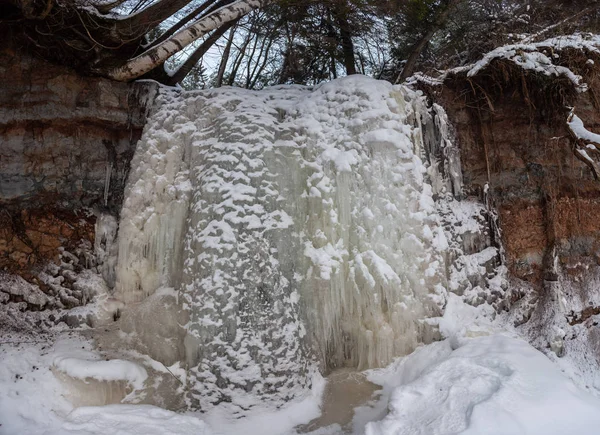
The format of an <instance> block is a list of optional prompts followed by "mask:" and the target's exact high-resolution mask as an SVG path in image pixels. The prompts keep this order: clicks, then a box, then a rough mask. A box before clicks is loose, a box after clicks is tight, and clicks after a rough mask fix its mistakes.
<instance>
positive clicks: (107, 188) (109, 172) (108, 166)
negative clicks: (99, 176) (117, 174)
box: [104, 162, 113, 207]
mask: <svg viewBox="0 0 600 435" xmlns="http://www.w3.org/2000/svg"><path fill="white" fill-rule="evenodd" d="M112 168H113V163H112V162H110V163H107V164H106V176H105V178H104V207H106V206H107V205H108V194H109V193H110V177H111V175H112Z"/></svg>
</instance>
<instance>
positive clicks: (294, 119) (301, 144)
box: [116, 77, 448, 413]
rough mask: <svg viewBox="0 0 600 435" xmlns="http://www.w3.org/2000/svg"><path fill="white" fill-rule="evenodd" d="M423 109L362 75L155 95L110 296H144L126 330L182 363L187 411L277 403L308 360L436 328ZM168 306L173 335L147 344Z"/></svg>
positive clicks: (416, 338)
mask: <svg viewBox="0 0 600 435" xmlns="http://www.w3.org/2000/svg"><path fill="white" fill-rule="evenodd" d="M424 119H429V120H430V121H431V118H430V115H429V114H428V112H427V110H426V108H425V102H424V98H423V97H421V96H419V95H418V94H416V93H415V92H413V91H410V90H408V89H407V88H404V87H400V86H392V85H390V84H389V83H387V82H381V81H375V80H372V79H368V78H365V77H351V78H346V79H341V80H337V81H335V82H332V83H328V84H324V85H322V86H319V87H317V88H315V89H311V88H305V87H284V88H271V89H268V90H264V91H260V92H255V91H246V90H240V89H231V88H224V89H218V90H210V91H202V92H195V93H176V92H163V93H162V95H161V96H160V97H159V108H158V109H157V110H156V111H155V113H154V115H153V116H152V117H151V119H150V121H149V124H148V126H147V127H146V130H145V133H144V135H143V137H142V140H141V141H140V143H139V144H138V148H137V151H136V155H135V156H134V159H133V161H132V170H131V173H130V175H129V181H128V186H127V189H126V199H125V202H124V207H123V211H122V215H121V222H120V231H119V261H118V264H117V281H116V296H117V297H118V298H119V299H121V300H123V301H125V302H126V303H127V304H130V306H134V305H135V304H138V303H141V304H142V306H143V307H144V308H143V310H144V313H145V314H144V315H143V316H138V318H137V320H136V321H134V322H129V324H130V326H131V328H130V329H131V331H133V332H136V333H137V334H139V336H140V339H141V340H142V342H145V343H147V346H146V350H147V352H148V353H149V354H150V355H151V356H152V357H153V358H155V359H157V360H160V361H163V362H165V363H166V364H172V363H173V362H174V361H178V360H183V359H184V358H185V361H186V364H187V366H188V367H189V377H188V380H189V382H190V391H191V393H190V396H189V400H190V404H191V406H192V407H193V408H199V409H202V410H208V409H210V408H211V407H212V406H214V405H217V404H219V403H222V402H228V403H232V405H233V407H234V408H235V409H236V410H241V411H240V412H242V413H243V411H245V410H248V409H250V408H252V407H253V406H254V405H255V404H257V403H259V402H261V403H265V402H267V403H268V402H270V403H272V404H275V405H276V404H279V403H283V402H286V401H289V400H290V399H292V398H295V397H302V396H303V395H305V394H307V391H308V390H309V387H310V384H311V379H313V378H314V376H318V375H317V372H318V371H319V370H320V371H321V372H322V373H325V372H327V371H328V370H330V369H334V368H339V367H351V368H358V369H365V368H373V367H382V366H385V365H387V364H389V362H390V361H391V360H392V358H393V357H395V356H399V355H405V354H408V353H410V352H411V351H412V350H413V349H414V348H415V347H416V346H417V345H418V344H420V343H428V342H431V341H432V340H434V339H435V338H436V336H437V330H436V326H435V322H430V321H428V320H427V319H429V318H432V317H435V316H438V315H439V314H440V312H441V306H442V304H443V302H444V297H445V296H444V295H445V279H446V278H445V277H446V265H445V263H444V256H443V253H444V250H445V249H446V248H447V246H448V243H447V241H446V238H445V236H444V232H443V230H442V228H441V225H440V218H439V216H438V214H437V212H436V208H435V204H434V201H433V189H432V187H431V185H430V183H429V182H428V181H427V173H426V168H425V165H424V163H423V158H424V151H423V128H422V120H424ZM430 128H432V127H430ZM438 133H439V132H438ZM430 134H433V135H434V133H431V132H430ZM443 139H444V138H442V140H443ZM438 184H439V183H438ZM439 189H440V186H436V190H439ZM161 288H162V289H164V288H172V289H174V291H172V290H161V291H160V292H158V293H157V290H158V289H161ZM166 298H170V299H166ZM169 301H170V302H169ZM175 301H177V302H175ZM165 302H167V306H168V307H170V308H165ZM126 312H127V310H126ZM165 317H169V318H171V319H177V322H176V324H180V325H182V329H181V332H180V333H179V332H174V333H173V334H171V336H170V337H165V338H164V339H163V340H156V335H157V334H159V335H160V334H161V333H162V334H164V332H162V331H159V329H158V328H157V326H156V323H157V321H158V323H160V322H163V323H164V319H165ZM159 319H163V320H159ZM175 328H176V325H175ZM148 343H149V344H148Z"/></svg>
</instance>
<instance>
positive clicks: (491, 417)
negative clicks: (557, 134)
mask: <svg viewBox="0 0 600 435" xmlns="http://www.w3.org/2000/svg"><path fill="white" fill-rule="evenodd" d="M488 314H489V311H486V309H485V308H484V307H483V306H480V307H479V308H474V307H471V306H468V305H465V304H464V303H463V302H462V300H461V299H460V298H458V297H454V296H452V297H451V298H450V301H449V305H448V309H447V311H446V314H445V316H444V318H442V320H441V322H440V326H441V329H442V332H443V333H444V335H445V336H446V337H447V338H446V339H445V340H444V341H441V342H437V343H433V344H430V345H427V346H422V347H420V348H419V349H417V350H416V351H415V352H414V353H412V354H411V355H409V356H407V357H404V358H398V359H397V360H395V361H394V362H393V363H392V364H390V365H389V366H388V367H386V368H383V369H376V370H370V371H367V372H366V375H367V377H368V379H369V381H370V382H372V383H373V384H376V385H379V386H380V389H379V390H377V391H376V392H375V393H374V394H373V396H372V397H371V398H370V400H367V402H366V403H365V404H364V405H363V406H361V407H358V408H356V410H355V412H354V418H353V422H352V424H351V425H349V426H346V427H345V430H342V428H341V427H340V426H339V425H337V424H332V425H329V426H326V427H321V428H318V429H316V430H315V431H314V432H312V433H314V434H339V433H342V432H345V433H348V432H349V433H356V434H362V433H366V434H370V435H371V434H372V435H375V434H377V435H391V434H394V435H400V434H410V435H420V434H422V435H438V434H439V435H442V434H477V435H491V434H494V435H499V434H502V435H509V434H514V435H553V434H556V435H563V434H567V433H588V434H593V433H597V432H598V427H600V399H598V398H597V397H595V396H594V395H592V394H591V393H590V392H589V391H586V390H585V389H583V388H580V387H578V386H576V385H575V384H574V383H573V382H572V381H571V380H570V379H568V378H567V376H566V375H565V374H564V373H563V371H562V370H561V368H560V367H559V366H558V365H556V364H554V363H553V362H552V361H551V360H550V359H548V358H547V357H546V356H545V355H543V354H542V353H540V352H538V351H537V350H535V349H534V348H533V347H531V346H530V345H529V344H527V343H526V342H525V341H523V340H522V339H520V338H518V337H517V336H516V333H515V332H514V331H513V332H511V333H509V332H507V331H509V330H510V329H511V328H509V327H507V326H506V323H505V322H504V320H503V319H502V318H500V317H498V318H496V320H493V321H492V320H491V319H490V317H489V316H488ZM67 357H68V358H67ZM82 360H87V361H95V364H92V365H91V367H92V368H91V369H90V368H88V369H87V370H88V372H86V373H79V372H78V370H80V369H81V367H80V365H79V364H78V361H82ZM106 363H108V362H107V361H103V360H102V356H101V355H100V354H99V353H98V351H95V350H93V349H92V346H91V345H90V343H89V342H88V341H87V340H86V339H84V338H82V336H81V335H79V334H78V333H77V332H73V331H57V332H54V333H50V334H46V335H43V336H37V335H32V334H24V333H17V332H14V331H13V332H5V333H3V335H2V339H1V344H0V433H1V434H106V433H111V434H122V435H125V434H196V435H198V434H224V435H225V434H227V435H229V434H244V435H253V434H257V435H259V434H260V435H268V434H272V435H277V434H282V435H283V434H286V435H287V434H295V433H297V431H296V430H294V428H295V427H299V428H302V427H304V428H308V427H310V426H302V425H306V424H307V423H308V422H309V421H311V420H313V419H314V418H315V417H316V416H318V414H319V397H320V394H321V393H322V388H323V386H322V385H318V387H316V388H315V394H314V395H313V396H312V397H309V398H307V399H305V400H304V401H302V402H297V403H292V404H289V405H288V406H287V407H285V408H284V409H282V410H280V411H278V412H257V413H256V414H255V415H253V416H251V417H250V418H247V419H241V420H237V421H232V420H230V419H228V417H227V415H223V414H219V412H218V408H217V410H215V411H213V412H212V413H210V414H208V415H200V414H191V413H188V414H178V413H175V412H171V411H167V410H164V409H161V408H158V407H154V406H150V405H132V404H127V405H120V404H119V405H117V404H111V405H106V406H83V407H78V408H75V407H74V406H73V404H72V402H74V403H78V401H79V400H80V399H81V398H79V397H77V391H81V390H80V389H77V388H75V389H74V388H73V387H72V386H70V384H68V383H65V382H63V381H61V380H60V373H59V371H60V370H64V371H67V372H70V373H71V375H72V376H75V377H81V378H84V379H86V378H87V380H88V381H91V379H90V378H94V377H95V378H97V379H102V380H104V381H107V380H108V381H113V382H114V381H115V380H122V381H124V382H126V383H128V384H129V385H130V388H129V390H128V391H131V390H133V391H135V389H136V388H140V387H141V385H139V383H140V382H143V378H144V373H145V370H144V368H143V367H141V366H137V365H136V364H135V363H129V364H126V363H125V362H123V363H122V364H119V363H114V364H113V366H112V367H107V366H106V365H105V364H106ZM563 364H564V362H563ZM59 369H60V370H59ZM53 372H54V373H53ZM55 373H56V374H58V375H59V376H57V375H55ZM92 382H93V381H92ZM317 384H318V383H317ZM96 390H98V388H96ZM345 391H346V392H349V391H355V390H352V389H351V388H350V389H346V390H345ZM126 392H127V391H126ZM336 394H337V397H335V396H336ZM336 394H334V396H333V397H332V396H326V397H327V398H328V400H347V398H344V397H341V396H342V395H343V394H344V390H341V391H338V393H336ZM326 408H327V407H326ZM329 408H331V407H329ZM322 421H323V422H328V423H332V422H331V421H328V420H327V419H326V418H325V419H323V420H322ZM310 428H311V429H314V427H310Z"/></svg>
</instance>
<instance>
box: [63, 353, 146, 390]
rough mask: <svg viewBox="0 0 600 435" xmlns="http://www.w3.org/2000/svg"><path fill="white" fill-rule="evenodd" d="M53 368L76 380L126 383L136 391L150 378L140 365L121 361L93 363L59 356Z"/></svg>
mask: <svg viewBox="0 0 600 435" xmlns="http://www.w3.org/2000/svg"><path fill="white" fill-rule="evenodd" d="M53 366H54V367H55V368H56V369H57V370H59V371H60V372H62V373H64V374H66V375H68V376H70V377H72V378H75V379H81V380H85V379H88V378H92V379H95V380H97V381H101V382H111V381H126V382H128V383H130V384H131V385H132V386H133V387H134V388H136V389H139V388H142V387H143V386H144V381H145V380H146V378H147V377H148V374H147V373H146V370H145V369H144V368H143V367H141V366H140V365H138V364H136V363H133V362H131V361H124V360H119V359H113V360H109V361H93V360H88V359H82V358H73V357H65V356H59V357H56V358H55V359H54V363H53Z"/></svg>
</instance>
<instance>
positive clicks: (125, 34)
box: [1, 0, 599, 89]
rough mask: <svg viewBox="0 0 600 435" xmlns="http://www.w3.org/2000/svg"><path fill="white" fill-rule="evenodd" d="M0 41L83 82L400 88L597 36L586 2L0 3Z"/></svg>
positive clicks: (594, 14) (593, 11)
mask: <svg viewBox="0 0 600 435" xmlns="http://www.w3.org/2000/svg"><path fill="white" fill-rule="evenodd" d="M2 3H3V8H2V10H1V12H2V15H3V17H4V18H3V19H2V24H3V26H2V31H3V34H4V39H5V40H6V39H13V38H14V39H17V38H18V40H19V44H20V45H22V46H23V47H27V49H28V50H31V51H33V52H35V53H36V54H38V55H40V56H42V57H44V58H47V59H49V60H51V61H54V62H58V63H61V64H65V65H70V66H72V67H75V68H76V69H77V70H78V71H81V72H82V73H83V74H91V75H100V76H103V77H110V78H113V79H115V80H120V81H130V80H134V79H139V78H152V79H155V80H158V81H160V82H161V83H165V84H168V85H176V84H180V85H182V86H184V87H186V88H195V89H196V88H206V87H215V86H216V87H219V86H221V85H223V84H225V85H235V86H240V87H244V88H248V89H260V88H262V87H265V86H271V85H275V84H289V83H295V84H315V83H320V82H322V81H324V80H331V79H334V78H337V77H341V76H345V75H352V74H357V73H359V74H365V75H369V76H372V77H375V78H381V79H385V80H388V81H392V82H402V81H404V80H405V79H406V78H407V77H409V76H411V75H413V74H414V73H415V72H417V71H418V72H423V73H426V74H435V72H436V71H440V70H447V69H450V68H454V67H459V66H464V65H467V64H469V63H472V62H474V61H475V60H477V59H478V58H479V57H481V56H482V55H483V54H485V53H487V52H489V51H491V50H492V49H494V48H496V47H499V46H502V45H506V44H515V43H520V42H533V41H535V40H539V39H540V38H543V39H546V38H548V37H551V36H555V35H559V34H569V33H572V32H573V31H574V30H577V31H580V32H595V31H597V30H598V26H599V23H598V19H599V18H598V8H597V2H595V1H585V0H573V1H571V0H564V1H562V0H549V1H545V0H522V1H508V0H440V1H438V0H396V1H391V0H390V1H388V0H382V1H375V0H372V1H369V0H351V1H340V0H327V1H316V0H308V1H293V0H281V1H266V0H263V1H228V0H214V1H208V0H207V1H190V0H161V1H156V2H151V1H144V0H140V1H130V0H123V1H121V0H116V1H112V2H101V1H99V2H94V1H55V0H48V1H42V0H24V1H21V0H3V2H2Z"/></svg>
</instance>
